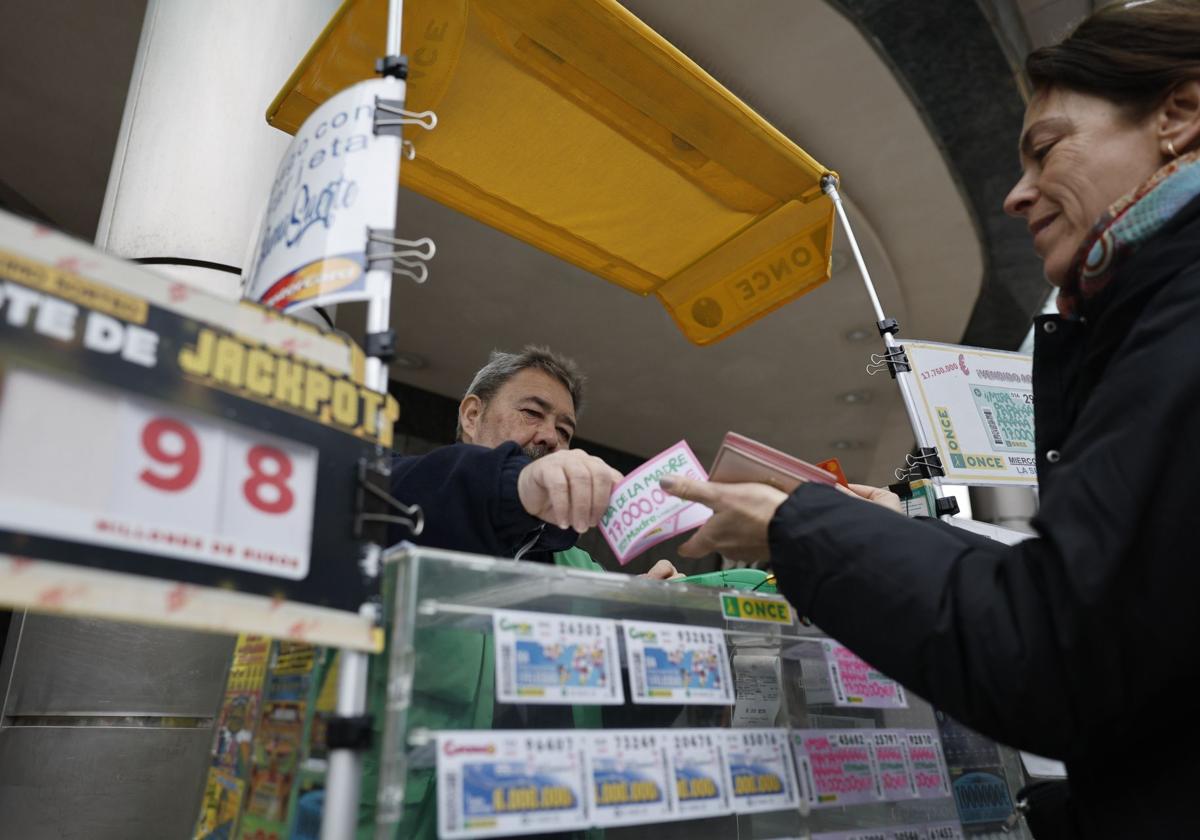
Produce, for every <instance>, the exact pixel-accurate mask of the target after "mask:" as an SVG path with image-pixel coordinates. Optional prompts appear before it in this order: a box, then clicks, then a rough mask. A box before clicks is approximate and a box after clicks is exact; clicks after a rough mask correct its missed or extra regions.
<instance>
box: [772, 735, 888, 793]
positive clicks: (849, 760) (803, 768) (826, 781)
mask: <svg viewBox="0 0 1200 840" xmlns="http://www.w3.org/2000/svg"><path fill="white" fill-rule="evenodd" d="M792 748H793V749H794V750H795V753H796V773H797V775H798V776H799V777H800V780H801V782H800V784H801V786H802V787H803V789H804V795H805V798H806V800H807V801H808V803H809V805H810V806H811V807H813V808H835V807H841V806H843V805H857V804H862V803H866V802H880V801H882V800H883V791H882V787H881V784H880V779H879V768H878V767H877V765H876V760H875V747H874V737H873V733H872V732H871V731H870V730H863V729H802V730H796V731H794V732H792Z"/></svg>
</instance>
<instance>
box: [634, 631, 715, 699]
mask: <svg viewBox="0 0 1200 840" xmlns="http://www.w3.org/2000/svg"><path fill="white" fill-rule="evenodd" d="M623 629H624V633H625V652H626V655H627V657H628V661H629V682H630V688H631V694H632V697H633V702H634V703H669V704H697V705H705V704H706V705H716V706H730V705H733V680H732V679H731V677H730V672H729V653H728V651H727V650H726V648H725V633H724V632H723V631H721V630H720V629H717V628H715V627H685V626H681V625H678V624H659V623H655V622H648V621H625V622H623Z"/></svg>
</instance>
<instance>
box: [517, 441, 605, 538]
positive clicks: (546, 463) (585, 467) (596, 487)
mask: <svg viewBox="0 0 1200 840" xmlns="http://www.w3.org/2000/svg"><path fill="white" fill-rule="evenodd" d="M622 478H624V476H622V475H621V474H620V473H619V472H617V471H616V470H614V469H613V468H612V467H610V466H609V465H608V464H606V463H604V462H603V461H601V460H600V459H599V458H596V457H594V456H592V455H589V454H587V453H586V452H584V451H583V450H582V449H562V450H559V451H558V452H552V453H550V454H549V455H546V456H544V457H541V458H538V459H537V460H536V461H533V462H531V463H530V464H529V465H528V466H527V467H525V469H523V470H521V474H520V475H519V476H518V477H517V495H518V496H519V497H520V499H521V506H522V507H524V508H525V510H526V511H528V512H529V514H530V515H531V516H536V517H537V518H538V519H542V520H544V521H546V522H549V523H550V524H551V525H556V526H558V527H559V528H562V529H563V530H566V529H567V528H574V529H575V530H576V531H578V532H579V533H581V534H582V533H583V532H584V531H586V530H587V529H588V528H591V527H592V526H593V525H595V524H596V523H597V522H599V521H600V517H601V516H603V515H604V511H605V510H607V509H608V501H609V499H610V498H611V497H612V491H613V487H614V486H616V484H617V483H618V482H620V481H621V479H622Z"/></svg>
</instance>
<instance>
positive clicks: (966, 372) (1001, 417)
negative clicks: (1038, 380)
mask: <svg viewBox="0 0 1200 840" xmlns="http://www.w3.org/2000/svg"><path fill="white" fill-rule="evenodd" d="M904 352H905V353H906V354H907V356H908V361H909V364H910V365H911V366H912V376H913V379H914V380H915V381H916V384H917V403H918V406H919V409H920V410H919V412H918V413H919V414H920V415H921V422H922V425H923V426H924V427H925V431H926V433H927V434H928V435H929V436H930V438H931V439H932V440H933V441H935V445H936V446H937V450H938V455H939V456H940V457H941V461H942V468H943V469H944V470H945V472H946V481H947V482H950V483H952V484H968V485H970V484H974V485H996V486H1002V485H1026V486H1030V487H1033V486H1036V485H1037V462H1036V457H1035V454H1034V434H1033V358H1032V357H1031V356H1026V355H1022V354H1020V353H1005V352H1002V351H999V350H981V349H979V348H976V347H960V346H957V345H953V344H936V343H933V342H925V341H905V342H904Z"/></svg>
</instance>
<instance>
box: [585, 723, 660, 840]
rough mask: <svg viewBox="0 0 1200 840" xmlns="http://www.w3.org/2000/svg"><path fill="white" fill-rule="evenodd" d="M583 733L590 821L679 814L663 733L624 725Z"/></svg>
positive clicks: (603, 823)
mask: <svg viewBox="0 0 1200 840" xmlns="http://www.w3.org/2000/svg"><path fill="white" fill-rule="evenodd" d="M585 737H586V738H587V742H586V749H585V752H586V756H587V758H586V766H587V787H588V796H589V800H588V801H589V803H590V804H589V811H590V814H591V823H592V825H596V826H613V825H637V824H643V823H652V822H661V821H663V820H671V819H676V818H677V817H676V814H675V807H674V806H675V802H674V796H673V790H672V785H671V770H670V762H669V759H668V757H667V740H668V739H667V735H666V733H665V732H663V731H661V730H657V731H656V730H649V729H626V730H610V731H602V732H593V733H590V734H588V735H587V736H585Z"/></svg>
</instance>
